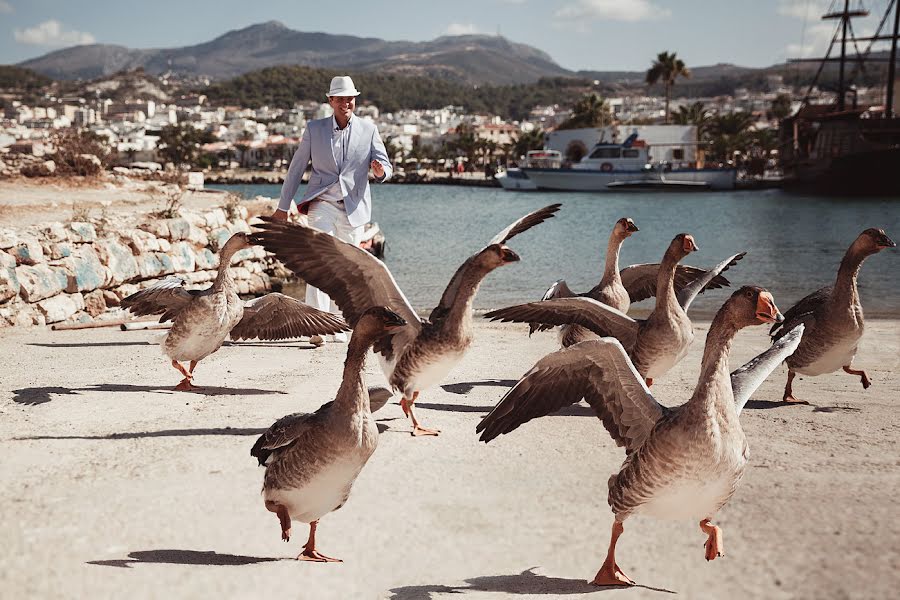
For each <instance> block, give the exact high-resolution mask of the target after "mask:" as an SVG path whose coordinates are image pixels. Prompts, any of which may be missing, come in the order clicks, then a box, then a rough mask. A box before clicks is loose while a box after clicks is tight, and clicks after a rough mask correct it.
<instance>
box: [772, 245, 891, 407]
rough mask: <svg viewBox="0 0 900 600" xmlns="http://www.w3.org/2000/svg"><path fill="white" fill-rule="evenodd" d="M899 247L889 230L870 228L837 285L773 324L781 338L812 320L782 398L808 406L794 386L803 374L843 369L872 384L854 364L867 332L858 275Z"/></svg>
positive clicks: (854, 247)
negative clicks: (872, 259) (878, 257)
mask: <svg viewBox="0 0 900 600" xmlns="http://www.w3.org/2000/svg"><path fill="white" fill-rule="evenodd" d="M896 247H897V244H896V243H894V241H893V240H892V239H891V238H889V237H888V236H887V234H886V233H885V232H884V230H883V229H875V228H870V229H866V230H865V231H863V232H862V233H860V234H859V236H857V238H856V239H855V240H854V241H853V243H852V244H851V245H850V247H849V248H847V252H846V253H845V254H844V258H843V260H842V261H841V266H840V268H839V269H838V273H837V279H836V280H835V282H834V285H833V286H828V287H823V288H822V289H819V290H816V291H815V292H813V293H812V294H810V295H808V296H806V297H805V298H803V299H802V300H800V301H799V302H797V304H795V305H794V306H792V307H791V308H789V309H788V310H787V312H785V313H784V319H785V321H784V323H776V324H775V325H774V326H772V329H771V331H770V332H769V333H770V334H771V335H772V338H773V339H774V340H776V341H777V340H778V339H779V338H780V337H781V336H782V335H784V334H785V333H786V332H787V331H790V330H791V329H793V328H794V327H795V326H796V325H797V324H798V323H805V324H806V332H805V333H804V334H803V340H802V341H801V342H800V347H799V348H797V351H796V352H795V353H794V354H792V355H791V356H790V357H789V358H788V359H787V365H788V376H787V377H788V378H787V384H786V385H785V387H784V396H783V397H782V401H784V402H799V403H801V404H807V402H805V401H804V400H798V399H797V398H796V397H795V396H794V391H793V386H792V384H793V382H794V377H795V376H796V375H797V373H801V374H803V375H810V376H816V375H824V374H825V373H832V372H834V371H837V370H838V369H843V371H844V372H845V373H847V374H849V375H856V376H858V377H859V379H860V382H861V383H862V386H863V389H868V387H869V386H870V385H872V383H871V381H869V376H868V375H867V374H866V372H865V371H864V370H862V369H854V368H853V358H854V357H855V356H856V351H857V348H858V347H859V341H860V340H861V339H862V336H863V332H864V331H865V321H864V319H863V309H862V304H861V303H860V300H859V290H857V287H856V279H857V276H858V275H859V269H860V267H861V266H862V263H863V261H864V260H865V259H866V258H868V257H869V256H872V255H873V254H877V253H879V252H881V251H882V250H884V249H885V248H896Z"/></svg>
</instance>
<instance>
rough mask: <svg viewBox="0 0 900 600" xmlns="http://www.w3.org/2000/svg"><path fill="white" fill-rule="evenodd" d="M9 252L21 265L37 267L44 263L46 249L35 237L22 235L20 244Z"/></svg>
mask: <svg viewBox="0 0 900 600" xmlns="http://www.w3.org/2000/svg"><path fill="white" fill-rule="evenodd" d="M7 252H8V253H10V254H12V255H13V256H14V257H15V259H16V263H18V264H20V265H36V264H38V263H40V262H44V249H43V247H42V246H41V243H40V242H39V241H38V239H37V238H36V237H34V236H33V235H28V234H23V235H20V236H19V242H18V243H17V244H16V245H15V246H13V247H12V248H10V249H9V250H7Z"/></svg>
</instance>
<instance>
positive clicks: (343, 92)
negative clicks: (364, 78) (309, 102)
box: [325, 75, 359, 98]
mask: <svg viewBox="0 0 900 600" xmlns="http://www.w3.org/2000/svg"><path fill="white" fill-rule="evenodd" d="M325 95H326V96H328V97H329V98H330V97H331V96H359V91H357V89H356V86H354V85H353V80H352V79H350V77H349V76H348V75H338V76H337V77H335V78H333V79H332V80H331V89H330V90H328V93H327V94H325Z"/></svg>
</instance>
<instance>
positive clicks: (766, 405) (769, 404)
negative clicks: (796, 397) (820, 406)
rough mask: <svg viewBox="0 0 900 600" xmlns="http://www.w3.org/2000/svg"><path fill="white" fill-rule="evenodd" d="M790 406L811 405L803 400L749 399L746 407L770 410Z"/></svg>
mask: <svg viewBox="0 0 900 600" xmlns="http://www.w3.org/2000/svg"><path fill="white" fill-rule="evenodd" d="M788 406H809V405H808V404H806V403H803V402H775V401H769V400H747V404H745V405H744V408H749V409H751V410H770V409H772V408H787V407H788Z"/></svg>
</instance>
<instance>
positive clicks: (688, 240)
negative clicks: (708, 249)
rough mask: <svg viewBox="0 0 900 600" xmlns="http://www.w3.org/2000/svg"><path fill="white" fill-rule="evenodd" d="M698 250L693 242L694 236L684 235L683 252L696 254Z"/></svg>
mask: <svg viewBox="0 0 900 600" xmlns="http://www.w3.org/2000/svg"><path fill="white" fill-rule="evenodd" d="M699 249H700V248H699V247H698V246H697V243H696V242H695V241H694V236H692V235H686V236H684V251H685V252H696V251H697V250H699Z"/></svg>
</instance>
